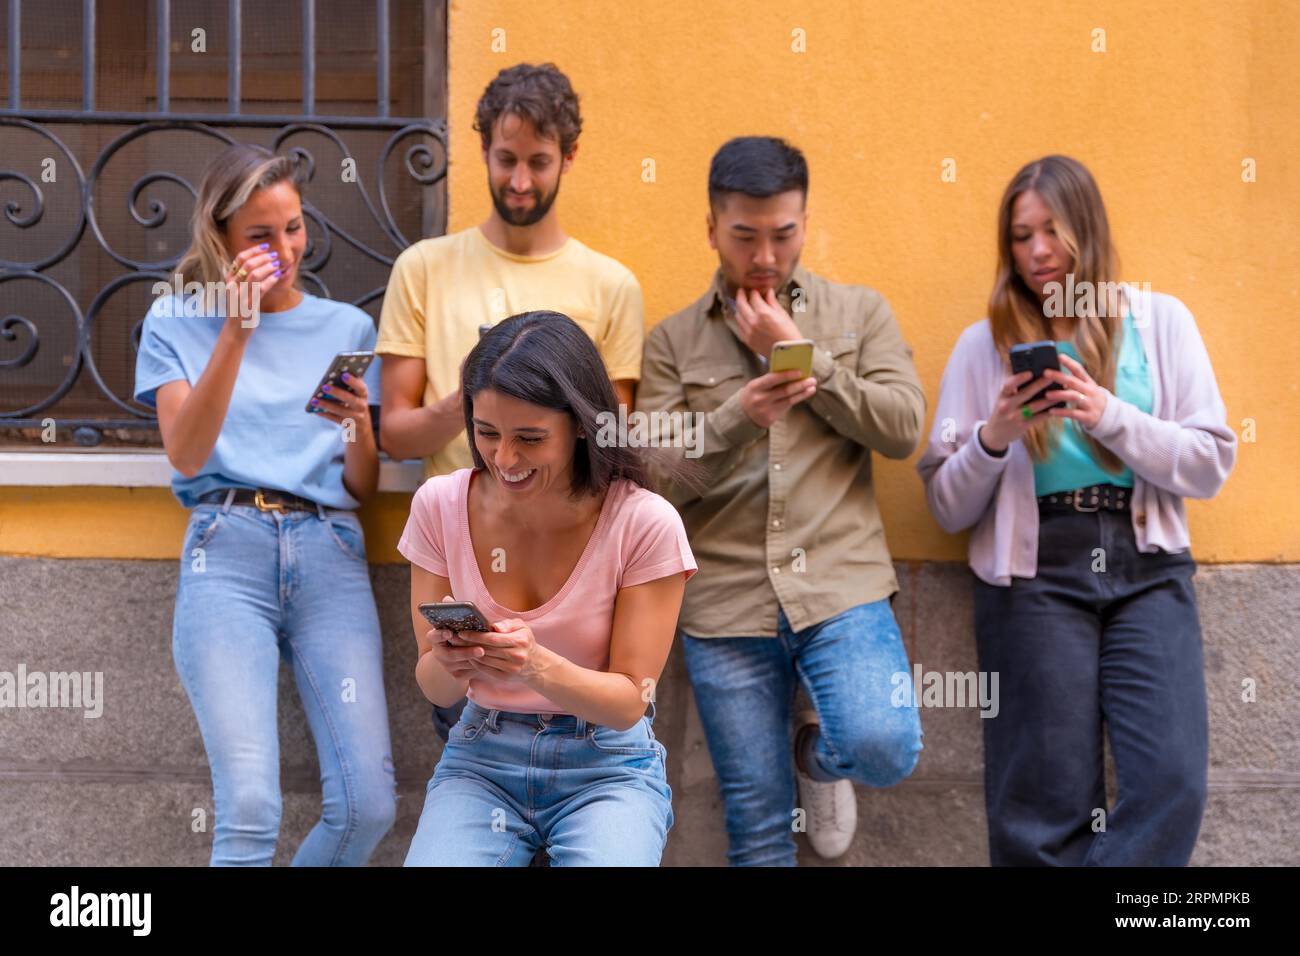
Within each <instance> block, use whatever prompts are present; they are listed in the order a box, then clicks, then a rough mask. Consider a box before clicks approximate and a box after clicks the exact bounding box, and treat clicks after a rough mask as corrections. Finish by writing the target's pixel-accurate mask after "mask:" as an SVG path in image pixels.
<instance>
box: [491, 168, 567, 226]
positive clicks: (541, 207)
mask: <svg viewBox="0 0 1300 956" xmlns="http://www.w3.org/2000/svg"><path fill="white" fill-rule="evenodd" d="M560 178H563V177H560ZM509 188H510V187H509V186H506V187H504V188H503V189H502V190H501V192H499V193H498V192H495V191H494V190H493V189H492V184H491V183H489V184H488V192H489V193H491V195H492V205H493V206H495V207H496V211H497V215H498V216H500V217H501V218H502V219H504V220H505V221H506V222H507V223H509V224H510V225H512V226H532V225H535V224H536V223H539V222H541V221H542V220H543V219H544V218H546V214H547V213H548V212H550V211H551V206H553V205H554V204H555V199H556V197H557V196H559V195H560V180H559V179H556V181H555V189H554V190H552V191H551V194H550V195H549V196H543V195H542V194H541V193H540V192H539V191H537V190H536V189H534V190H533V191H532V196H533V205H532V208H531V209H511V208H510V207H509V206H508V205H506V201H505V192H506V190H507V189H509Z"/></svg>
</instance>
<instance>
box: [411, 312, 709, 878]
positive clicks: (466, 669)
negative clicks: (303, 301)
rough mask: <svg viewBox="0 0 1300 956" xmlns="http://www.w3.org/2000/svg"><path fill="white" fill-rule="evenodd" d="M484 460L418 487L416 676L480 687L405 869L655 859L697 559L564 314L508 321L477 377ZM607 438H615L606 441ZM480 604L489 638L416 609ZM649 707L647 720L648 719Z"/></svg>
mask: <svg viewBox="0 0 1300 956" xmlns="http://www.w3.org/2000/svg"><path fill="white" fill-rule="evenodd" d="M461 392H462V396H463V401H464V406H465V427H466V429H467V430H468V433H469V438H470V450H471V453H472V455H473V459H474V468H473V469H463V470H461V471H457V472H454V473H453V474H450V475H440V476H437V477H434V478H431V479H429V480H428V481H427V482H425V484H424V485H423V486H422V487H421V488H420V490H419V491H418V492H416V495H415V499H414V500H413V501H412V503H411V516H410V520H409V521H408V522H407V525H406V530H405V532H404V533H403V535H402V539H401V541H400V542H399V543H398V546H397V548H398V550H399V551H400V552H401V553H402V554H403V555H404V556H405V557H406V558H407V559H408V560H410V562H411V621H412V623H413V625H414V628H415V636H416V643H417V644H418V645H419V661H418V663H417V664H416V668H415V676H416V681H417V682H418V683H419V685H420V689H421V690H422V691H423V692H424V695H425V696H426V697H427V698H428V699H429V700H430V701H432V702H433V703H434V704H436V705H439V706H442V707H448V706H451V705H452V704H454V703H455V702H457V701H458V700H460V698H461V697H462V696H465V695H466V694H468V698H469V701H468V703H467V704H466V706H465V710H464V711H463V713H462V714H461V718H460V721H459V722H458V723H457V724H456V726H455V727H453V728H452V730H451V734H450V736H449V738H448V740H447V746H446V748H445V749H444V751H443V755H442V759H441V760H440V761H439V762H438V766H437V768H436V769H435V770H434V774H433V778H432V779H431V780H430V781H429V789H428V793H427V796H426V799H425V804H424V811H423V812H422V814H421V816H420V824H419V827H418V828H417V830H416V834H415V838H414V839H413V840H412V842H411V848H410V851H409V853H408V854H407V857H406V864H407V865H408V866H413V865H419V866H442V865H451V866H455V865H460V866H466V865H483V866H488V865H496V866H512V865H513V866H524V865H527V864H528V862H529V861H530V860H531V859H532V857H533V855H534V854H535V853H536V852H537V850H538V849H539V848H540V847H543V846H544V847H546V849H547V853H548V854H549V856H550V858H551V862H552V863H553V864H554V865H568V866H573V865H594V866H602V865H603V866H610V865H637V866H657V865H658V863H659V859H660V856H661V855H662V853H663V847H664V841H665V840H666V838H667V835H668V830H669V829H670V828H671V827H672V824H673V812H672V791H671V790H670V789H669V787H668V779H667V774H666V771H665V765H664V764H665V755H666V752H665V750H664V747H663V745H662V744H660V743H659V742H658V741H657V740H656V739H655V736H654V732H653V730H652V729H651V720H652V719H653V715H654V703H653V702H654V697H655V686H656V683H657V682H658V680H659V676H660V673H661V672H662V671H663V667H664V663H665V661H666V660H667V658H668V651H669V649H670V648H671V646H672V641H673V636H674V634H675V631H676V625H677V615H678V611H679V610H680V608H681V602H682V594H683V591H684V590H685V586H686V581H687V579H688V578H689V577H690V576H691V575H692V574H693V573H694V572H695V560H694V558H693V557H692V556H691V551H690V547H689V546H688V544H687V541H686V532H685V530H684V528H683V527H682V522H681V519H680V517H679V516H678V515H677V512H676V511H675V510H674V509H673V507H672V505H670V504H669V503H668V502H667V501H665V500H664V499H663V498H661V497H659V496H658V495H656V494H655V493H654V492H652V491H650V490H648V487H649V484H650V479H649V476H648V474H647V461H646V459H645V457H644V453H643V452H641V451H640V450H638V449H637V448H633V447H628V442H627V441H626V440H622V439H621V436H620V440H617V441H606V440H604V438H605V436H607V435H608V434H609V427H608V425H609V423H610V422H611V421H617V419H618V413H617V399H616V398H615V395H614V389H613V386H612V385H611V384H610V381H609V378H608V376H607V374H606V372H605V369H604V366H603V365H602V363H601V359H600V355H599V353H598V352H597V351H596V347H595V346H594V345H593V344H592V342H591V340H590V339H589V338H588V337H587V335H586V334H585V333H584V332H583V331H582V329H581V328H579V326H578V325H577V324H576V323H575V322H573V321H572V320H571V319H569V318H568V317H566V316H563V315H560V314H559V313H556V312H527V313H524V314H522V315H517V316H513V317H511V318H509V319H507V320H505V321H504V322H502V323H500V324H499V325H497V326H496V327H495V328H493V329H492V331H491V332H489V333H488V334H487V335H486V336H484V338H483V339H482V341H480V342H479V344H478V345H477V346H476V347H475V348H474V350H473V351H472V352H470V354H469V357H468V358H467V359H466V362H465V368H464V371H463V375H462V386H461ZM598 439H600V440H598ZM450 600H456V601H470V602H473V603H474V604H475V605H476V606H477V607H478V608H479V610H480V611H481V612H482V614H483V616H484V617H485V618H486V619H487V620H488V621H489V622H490V623H491V625H492V630H491V631H488V632H474V631H460V632H453V631H444V630H436V629H430V627H429V624H428V622H427V621H426V620H425V619H424V617H423V615H421V613H420V611H419V606H420V605H421V604H423V603H426V602H434V601H450ZM647 703H649V704H650V716H649V717H647V716H645V711H646V705H647Z"/></svg>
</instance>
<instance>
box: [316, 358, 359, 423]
mask: <svg viewBox="0 0 1300 956" xmlns="http://www.w3.org/2000/svg"><path fill="white" fill-rule="evenodd" d="M374 360H375V353H374V352H340V353H339V354H338V355H336V356H334V361H332V362H330V367H329V368H328V369H327V370H326V371H325V374H324V375H322V376H321V380H320V384H319V385H317V386H316V391H314V392H312V396H311V398H310V399H308V400H307V411H308V412H311V413H312V414H315V413H314V412H312V410H311V403H312V402H313V401H317V402H323V401H331V399H330V397H329V393H328V392H326V391H325V386H326V385H328V386H330V387H331V388H339V387H342V388H346V387H347V386H346V385H344V384H343V373H344V372H347V373H348V374H349V375H351V376H353V377H354V378H365V376H366V370H367V369H369V368H370V363H371V362H373V361H374Z"/></svg>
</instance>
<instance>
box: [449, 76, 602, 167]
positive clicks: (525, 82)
mask: <svg viewBox="0 0 1300 956" xmlns="http://www.w3.org/2000/svg"><path fill="white" fill-rule="evenodd" d="M504 113H513V114H514V115H516V116H520V117H522V118H524V119H526V120H528V121H529V122H530V123H532V124H533V126H534V127H535V128H536V130H537V133H538V135H539V136H541V137H543V138H544V139H554V140H557V141H558V142H559V144H560V155H561V156H567V155H568V154H569V152H570V151H571V150H572V149H573V147H574V146H575V145H576V144H577V142H578V136H579V134H580V133H581V132H582V116H581V114H579V112H578V94H577V93H575V92H573V87H572V86H571V85H570V84H569V78H568V77H567V76H565V75H564V74H563V73H561V72H560V69H559V67H557V66H556V65H555V64H554V63H543V64H541V65H540V66H535V65H534V64H532V63H519V64H516V65H515V66H511V67H507V68H506V69H504V70H502V71H501V72H500V73H498V74H497V75H496V78H495V79H493V80H492V82H491V83H489V84H488V85H487V89H486V90H484V91H483V95H482V96H481V97H479V101H478V108H477V109H476V110H475V112H474V129H475V130H476V131H477V132H478V134H479V136H480V137H482V139H483V148H484V149H490V148H491V147H492V127H493V126H495V125H496V121H497V119H498V118H499V117H500V116H501V115H502V114H504Z"/></svg>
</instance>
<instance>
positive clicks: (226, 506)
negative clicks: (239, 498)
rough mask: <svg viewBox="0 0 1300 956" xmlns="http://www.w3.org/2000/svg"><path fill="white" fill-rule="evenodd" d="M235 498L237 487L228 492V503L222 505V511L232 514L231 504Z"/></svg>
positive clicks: (224, 513) (225, 513)
mask: <svg viewBox="0 0 1300 956" xmlns="http://www.w3.org/2000/svg"><path fill="white" fill-rule="evenodd" d="M234 500H235V489H234V488H231V489H230V490H229V491H227V492H226V503H225V504H224V505H222V507H221V513H222V514H223V515H228V514H230V506H231V504H232V503H233V502H234Z"/></svg>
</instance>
